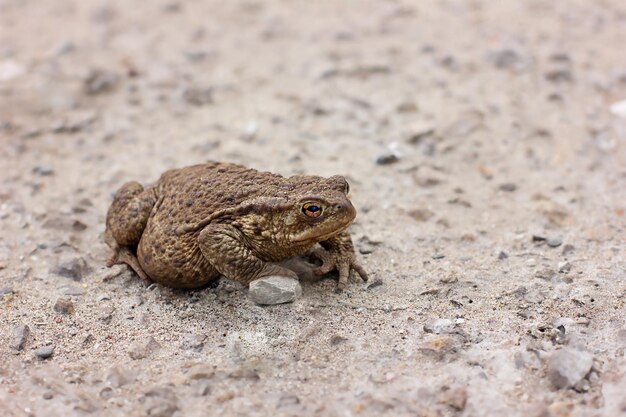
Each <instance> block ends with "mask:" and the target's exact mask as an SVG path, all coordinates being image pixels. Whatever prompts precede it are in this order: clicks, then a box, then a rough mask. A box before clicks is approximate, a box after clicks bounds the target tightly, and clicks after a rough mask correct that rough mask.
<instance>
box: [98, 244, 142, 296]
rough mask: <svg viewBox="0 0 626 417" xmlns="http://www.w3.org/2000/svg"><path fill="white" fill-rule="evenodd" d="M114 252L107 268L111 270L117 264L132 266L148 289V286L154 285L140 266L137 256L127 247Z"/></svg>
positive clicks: (120, 247) (118, 248) (108, 260)
mask: <svg viewBox="0 0 626 417" xmlns="http://www.w3.org/2000/svg"><path fill="white" fill-rule="evenodd" d="M113 250H114V252H113V254H112V255H111V256H109V258H108V259H107V266H108V267H109V268H110V267H112V266H113V265H116V264H126V265H128V266H130V268H131V269H132V270H133V271H135V273H136V274H137V275H138V276H139V278H140V279H141V282H142V283H143V285H145V286H146V287H147V286H148V285H150V284H152V280H151V279H150V277H149V276H148V274H146V273H145V271H144V270H143V268H142V267H141V265H140V264H139V260H138V259H137V256H135V254H134V253H133V252H132V251H131V250H130V249H129V248H127V247H125V246H118V247H117V248H115V249H113Z"/></svg>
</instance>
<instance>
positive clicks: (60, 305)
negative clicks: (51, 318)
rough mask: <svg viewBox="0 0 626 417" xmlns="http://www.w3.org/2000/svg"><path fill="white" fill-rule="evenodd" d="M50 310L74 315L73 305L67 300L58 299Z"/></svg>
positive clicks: (63, 298)
mask: <svg viewBox="0 0 626 417" xmlns="http://www.w3.org/2000/svg"><path fill="white" fill-rule="evenodd" d="M52 309H53V310H54V311H56V312H57V313H61V314H74V303H72V300H70V299H69V298H65V297H60V298H58V299H57V301H56V303H54V307H52Z"/></svg>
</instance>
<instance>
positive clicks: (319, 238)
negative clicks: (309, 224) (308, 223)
mask: <svg viewBox="0 0 626 417" xmlns="http://www.w3.org/2000/svg"><path fill="white" fill-rule="evenodd" d="M351 224H352V220H350V221H349V222H348V223H347V224H345V225H343V226H339V227H334V228H333V229H332V231H328V232H327V231H320V230H317V229H313V230H307V231H305V232H302V233H300V234H298V235H296V236H295V237H294V238H293V241H294V242H306V241H316V242H323V241H325V240H328V239H330V238H331V237H333V236H335V235H337V234H339V233H341V232H343V231H345V230H346V229H347V228H348V227H350V225H351Z"/></svg>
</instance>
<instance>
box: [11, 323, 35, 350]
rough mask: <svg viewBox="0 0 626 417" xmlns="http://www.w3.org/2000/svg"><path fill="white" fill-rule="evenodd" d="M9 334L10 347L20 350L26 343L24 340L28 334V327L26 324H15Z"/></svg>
mask: <svg viewBox="0 0 626 417" xmlns="http://www.w3.org/2000/svg"><path fill="white" fill-rule="evenodd" d="M11 335H12V340H11V348H12V349H15V350H22V349H24V345H26V341H27V339H28V336H29V335H30V328H29V327H28V326H27V325H26V324H20V325H17V326H15V327H13V330H12V331H11Z"/></svg>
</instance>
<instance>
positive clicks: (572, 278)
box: [0, 0, 626, 416]
mask: <svg viewBox="0 0 626 417" xmlns="http://www.w3.org/2000/svg"><path fill="white" fill-rule="evenodd" d="M624 39H626V4H625V3H624V2H622V1H618V0H602V1H591V0H571V1H567V2H566V1H548V0H528V1H523V2H511V1H509V2H504V1H502V2H493V1H486V0H485V1H479V0H473V1H461V0H445V1H444V0H442V1H434V0H433V1H406V0H381V1H359V2H348V1H330V0H324V1H315V2H311V1H280V0H273V1H266V2H264V1H254V0H247V1H243V0H241V1H240V0H238V1H183V0H173V1H160V0H159V1H146V0H140V1H134V2H127V1H102V0H80V1H79V0H74V1H72V0H57V1H41V0H40V1H36V0H0V230H1V232H0V288H1V289H2V295H0V297H3V300H4V305H5V308H4V309H3V311H2V312H1V313H0V317H2V320H6V322H7V323H9V325H8V326H5V327H4V329H6V330H3V332H2V335H0V355H2V356H3V357H4V358H7V360H6V362H4V363H3V365H0V381H1V382H2V384H0V409H4V410H9V415H19V416H21V415H43V414H42V413H44V411H43V410H45V412H47V413H48V414H47V415H73V414H76V415H82V414H94V413H96V414H98V415H116V413H121V412H123V413H131V414H132V413H140V414H141V413H143V414H144V415H145V414H147V415H159V416H178V415H180V416H182V415H207V414H206V413H209V414H208V415H212V414H210V413H212V412H214V415H246V416H253V415H326V416H333V415H337V416H339V415H341V416H350V415H377V416H378V415H386V414H388V415H394V416H402V415H424V416H426V415H428V416H452V415H466V416H469V415H507V416H517V415H525V416H527V415H537V416H540V415H541V416H565V415H571V416H587V415H618V414H619V413H624V412H625V411H624V410H626V408H625V407H626V404H625V403H624V402H623V392H624V390H626V380H625V379H624V373H625V372H626V364H625V363H624V356H623V354H624V341H625V340H626V339H625V334H626V333H625V332H626V323H624V317H626V311H625V308H624V300H625V299H626V298H625V297H624V295H626V292H625V291H626V284H625V282H626V277H625V276H624V271H625V270H626V264H625V259H626V251H625V247H626V242H625V239H626V238H625V236H626V233H625V224H624V222H625V221H624V210H626V205H625V203H624V201H626V102H625V101H624V100H626V55H625V54H624ZM208 160H215V161H231V162H237V163H242V164H244V165H246V166H249V167H252V168H256V169H259V170H267V171H272V172H277V173H280V174H283V175H292V174H296V173H310V174H318V175H324V176H329V175H333V174H343V175H345V176H346V177H347V178H348V179H349V181H350V182H351V189H352V195H353V200H354V203H355V206H356V208H357V210H358V212H359V214H358V217H357V221H356V222H355V224H354V226H353V227H352V229H351V230H352V234H353V237H354V240H355V242H356V246H357V249H358V251H359V256H361V257H362V259H363V263H364V264H365V266H366V267H367V269H368V271H369V272H370V275H371V276H372V282H375V283H376V284H375V285H373V286H368V285H371V284H365V285H364V284H361V283H356V282H352V283H351V284H350V285H349V288H348V290H347V292H346V293H344V294H343V295H337V294H334V293H332V288H333V286H334V283H333V282H332V281H331V280H325V281H322V282H320V283H317V284H311V285H308V286H305V288H304V295H303V297H302V299H301V300H299V301H297V302H296V303H295V304H293V305H286V306H277V307H272V308H266V309H263V308H260V307H258V306H254V305H253V304H252V303H250V302H249V301H248V300H247V298H246V290H245V289H244V288H242V287H239V286H237V285H235V284H233V283H228V282H222V283H220V285H219V286H218V287H217V288H214V289H206V290H204V291H200V292H176V291H170V290H167V289H165V288H157V289H156V290H151V291H146V290H145V288H143V287H141V286H140V285H139V283H138V281H137V280H136V278H135V277H134V276H133V275H132V274H131V273H130V272H128V271H127V270H125V269H123V268H122V269H115V270H113V271H111V270H107V269H105V268H104V266H103V265H104V260H105V259H106V256H107V248H106V246H105V245H104V243H103V241H102V233H103V231H104V216H105V213H106V209H107V207H108V205H109V204H110V201H111V196H112V193H113V192H114V191H115V190H116V189H117V188H118V187H119V186H120V185H121V184H122V183H124V182H126V181H129V180H137V181H140V182H142V183H144V184H149V183H151V182H153V181H155V180H156V179H157V178H158V177H159V175H160V174H161V173H162V172H163V171H164V170H166V169H170V168H175V167H182V166H186V165H190V164H195V163H201V162H204V161H208ZM116 274H117V275H116ZM223 281H224V280H223ZM58 299H63V300H69V302H70V304H71V305H72V308H71V312H68V311H69V310H68V311H65V312H59V311H58V310H57V309H54V306H55V305H57V301H58ZM65 305H67V304H65ZM441 320H443V321H441ZM24 326H27V327H28V331H26V330H25V327H24ZM560 326H561V327H560ZM150 337H153V338H154V340H155V341H156V342H157V345H158V346H159V347H158V348H155V349H152V348H150V346H152V347H154V346H155V345H154V344H151V342H150ZM16 340H17V341H18V342H19V341H20V340H22V342H23V343H22V344H21V347H20V348H19V349H17V348H15V347H13V346H14V345H15V344H16ZM131 342H137V343H139V344H140V346H139V348H138V349H140V350H141V349H142V347H143V348H145V349H144V350H145V352H144V353H145V355H144V356H143V357H142V358H140V359H136V357H137V356H142V354H140V355H137V354H136V351H133V352H134V353H133V354H132V355H131V354H130V353H129V355H130V356H129V355H127V354H126V353H125V352H126V351H127V348H128V346H129V344H130V343H131ZM142 343H143V344H142ZM17 345H19V343H17ZM51 347H52V348H53V349H54V354H53V355H51V356H49V357H48V358H47V359H45V358H44V359H42V358H40V357H39V356H37V354H36V352H37V351H38V349H43V348H51ZM568 349H569V350H568ZM562 351H565V352H566V353H565V354H563V355H565V356H562V357H561V356H559V355H557V354H556V353H557V352H562ZM120 352H121V353H120ZM142 352H143V351H142ZM146 352H147V353H146ZM568 352H569V353H568ZM568 355H570V356H568ZM577 355H578V356H577ZM572 358H573V359H572ZM199 364H200V365H201V366H204V368H202V369H203V370H201V371H197V368H195V367H196V366H199ZM575 364H583V365H582V366H581V367H579V368H576V367H575V366H574V365H575ZM199 375H200V376H199ZM202 375H204V376H202ZM563 375H565V376H563ZM561 376H563V378H561ZM50 381H55V382H50ZM198 381H200V382H198ZM563 381H565V382H563ZM137 399H139V400H137ZM207 410H210V411H207ZM107 413H108V414H107ZM316 413H317V414H316ZM594 413H595V414H594ZM129 415H130V414H129Z"/></svg>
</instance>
